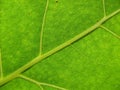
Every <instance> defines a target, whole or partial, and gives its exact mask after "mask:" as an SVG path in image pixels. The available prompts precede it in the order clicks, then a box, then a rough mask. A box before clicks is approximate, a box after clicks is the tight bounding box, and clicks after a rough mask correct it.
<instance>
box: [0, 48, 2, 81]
mask: <svg viewBox="0 0 120 90" xmlns="http://www.w3.org/2000/svg"><path fill="white" fill-rule="evenodd" d="M2 78H3V69H2V55H1V48H0V79H2Z"/></svg>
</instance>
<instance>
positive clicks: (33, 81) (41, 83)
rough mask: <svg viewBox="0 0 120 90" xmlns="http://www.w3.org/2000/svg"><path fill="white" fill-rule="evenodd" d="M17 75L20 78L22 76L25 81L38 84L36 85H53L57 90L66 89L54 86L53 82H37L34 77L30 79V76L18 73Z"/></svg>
mask: <svg viewBox="0 0 120 90" xmlns="http://www.w3.org/2000/svg"><path fill="white" fill-rule="evenodd" d="M19 77H20V78H23V79H25V80H27V81H30V82H32V83H34V84H36V85H38V86H41V85H43V86H49V87H53V88H56V89H59V90H67V89H65V88H62V87H59V86H56V85H53V84H48V83H43V82H38V81H36V80H34V79H31V78H29V77H26V76H24V75H20V76H19Z"/></svg>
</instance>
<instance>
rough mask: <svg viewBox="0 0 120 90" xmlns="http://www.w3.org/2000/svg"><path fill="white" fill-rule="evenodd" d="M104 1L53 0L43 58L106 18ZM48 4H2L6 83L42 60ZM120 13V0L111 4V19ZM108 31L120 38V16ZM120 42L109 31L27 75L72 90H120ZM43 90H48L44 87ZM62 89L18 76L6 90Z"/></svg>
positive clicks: (10, 0)
mask: <svg viewBox="0 0 120 90" xmlns="http://www.w3.org/2000/svg"><path fill="white" fill-rule="evenodd" d="M103 1H104V0H75V1H74V0H69V1H66V0H59V1H58V2H56V1H55V0H49V4H48V9H47V12H46V16H45V25H44V28H43V37H42V41H43V42H42V54H44V53H47V52H49V51H50V50H52V49H53V48H55V47H57V46H59V45H61V44H62V43H64V42H66V41H68V40H70V39H71V38H73V37H74V36H76V35H78V34H79V33H82V32H83V31H85V30H86V29H88V28H89V27H91V26H93V25H94V24H96V23H97V22H98V21H99V20H100V19H101V18H103V17H104V10H103ZM46 3H47V1H46V0H2V1H1V31H0V38H1V61H2V65H1V66H2V69H3V79H4V78H5V77H6V76H8V75H10V74H11V73H13V72H14V71H16V70H18V69H19V68H21V67H22V66H23V65H25V64H26V63H29V62H30V61H31V60H32V59H34V58H35V57H37V56H38V55H39V50H40V40H41V39H40V35H41V34H40V33H41V28H42V23H43V22H42V20H43V17H44V11H45V8H46ZM118 9H120V0H105V13H106V15H109V14H111V13H112V12H114V11H116V10H118ZM102 26H104V27H106V28H107V29H109V30H110V31H112V32H114V33H115V34H116V35H117V36H120V14H117V15H114V16H113V17H112V18H110V19H109V20H107V21H106V22H105V23H104V24H102ZM119 71H120V39H119V38H117V37H116V36H115V35H113V34H111V33H110V32H108V31H106V30H105V29H103V28H100V27H99V28H97V29H96V30H95V31H93V32H92V33H89V34H88V35H86V36H85V37H83V38H81V39H80V40H77V41H76V42H75V43H72V44H71V45H69V46H67V47H66V48H64V49H62V50H60V51H58V52H56V53H55V54H53V55H51V56H49V57H47V58H45V59H44V60H43V61H40V62H39V63H37V64H35V65H33V66H32V67H31V68H28V69H27V70H25V71H24V72H22V73H21V74H22V75H24V76H26V77H27V78H30V79H32V80H35V81H36V82H44V83H47V84H52V85H56V86H60V87H62V88H66V89H68V90H106V89H108V90H119V89H120V72H119ZM41 87H42V88H41ZM42 89H44V90H58V89H57V88H54V87H51V86H48V85H42V84H41V86H40V85H36V84H35V83H34V81H30V80H28V79H24V78H21V77H17V78H15V79H13V80H11V81H9V82H8V83H6V84H5V85H2V86H0V90H42Z"/></svg>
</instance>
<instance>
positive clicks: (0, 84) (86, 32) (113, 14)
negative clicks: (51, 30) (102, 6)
mask: <svg viewBox="0 0 120 90" xmlns="http://www.w3.org/2000/svg"><path fill="white" fill-rule="evenodd" d="M118 13H120V9H118V10H116V11H115V12H113V13H111V14H110V15H108V16H106V17H103V18H102V19H101V20H100V21H98V22H97V23H96V24H94V25H93V26H91V27H90V28H88V29H87V30H85V31H83V32H82V33H80V34H78V35H76V36H75V37H73V38H72V39H70V40H68V41H66V42H65V43H63V44H61V45H59V46H57V47H56V48H54V49H52V50H50V51H48V52H47V53H45V54H43V55H39V56H37V57H36V58H34V59H33V60H31V61H30V62H28V63H27V64H25V65H23V66H22V67H20V68H19V69H17V70H16V71H14V72H13V73H11V74H10V75H8V76H6V77H5V78H3V79H2V80H0V86H2V85H4V84H5V83H7V82H9V81H11V80H12V79H14V78H16V77H18V76H19V74H21V73H22V72H24V71H25V70H27V69H28V68H30V67H32V66H33V65H35V64H37V63H38V62H40V61H41V60H43V59H45V58H47V57H49V56H51V55H53V54H55V53H56V52H58V51H60V50H62V49H63V48H65V47H67V46H69V45H71V44H72V43H74V42H75V41H77V40H79V39H81V38H83V37H85V36H86V35H88V34H89V33H91V32H93V31H94V30H95V29H97V28H98V27H99V26H100V25H102V24H103V23H104V22H106V21H107V20H109V19H110V18H112V17H113V16H115V15H116V14H118Z"/></svg>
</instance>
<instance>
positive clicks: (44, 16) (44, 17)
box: [40, 0, 49, 55]
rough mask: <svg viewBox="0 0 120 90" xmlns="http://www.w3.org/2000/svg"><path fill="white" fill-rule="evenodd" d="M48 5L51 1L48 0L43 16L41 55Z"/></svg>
mask: <svg viewBox="0 0 120 90" xmlns="http://www.w3.org/2000/svg"><path fill="white" fill-rule="evenodd" d="M48 5H49V0H47V3H46V7H45V12H44V15H43V21H42V27H41V32H40V55H41V54H42V43H43V32H44V26H45V19H46V14H47V10H48Z"/></svg>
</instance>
